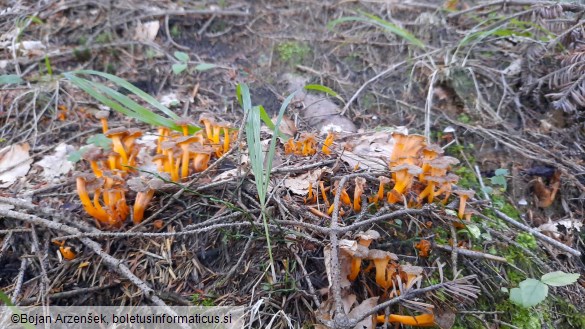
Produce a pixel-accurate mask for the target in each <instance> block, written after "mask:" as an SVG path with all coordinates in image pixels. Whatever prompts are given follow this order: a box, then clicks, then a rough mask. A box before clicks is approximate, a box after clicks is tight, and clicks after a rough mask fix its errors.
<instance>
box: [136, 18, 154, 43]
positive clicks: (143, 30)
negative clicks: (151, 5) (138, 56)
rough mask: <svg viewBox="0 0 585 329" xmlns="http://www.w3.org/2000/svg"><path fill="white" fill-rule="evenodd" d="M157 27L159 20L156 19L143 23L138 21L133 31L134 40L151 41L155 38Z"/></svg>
mask: <svg viewBox="0 0 585 329" xmlns="http://www.w3.org/2000/svg"><path fill="white" fill-rule="evenodd" d="M159 28H160V22H159V21H158V20H156V21H150V22H145V23H142V22H138V24H137V25H136V31H135V33H134V40H137V41H146V42H152V41H154V39H155V38H156V35H157V34H158V30H159Z"/></svg>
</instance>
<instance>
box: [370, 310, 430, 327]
mask: <svg viewBox="0 0 585 329" xmlns="http://www.w3.org/2000/svg"><path fill="white" fill-rule="evenodd" d="M376 322H377V323H384V322H386V316H385V315H378V316H376ZM388 322H389V323H401V324H404V325H407V326H417V327H432V326H434V325H435V316H434V315H433V314H432V313H428V314H421V315H416V316H411V315H399V314H390V315H389V316H388Z"/></svg>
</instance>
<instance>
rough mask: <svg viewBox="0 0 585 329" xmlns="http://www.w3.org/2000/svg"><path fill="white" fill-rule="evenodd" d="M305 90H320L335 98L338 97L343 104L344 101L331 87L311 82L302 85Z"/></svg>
mask: <svg viewBox="0 0 585 329" xmlns="http://www.w3.org/2000/svg"><path fill="white" fill-rule="evenodd" d="M304 89H305V90H315V91H320V92H324V93H326V94H327V95H329V96H333V97H335V98H337V99H339V100H340V101H342V102H343V103H344V104H345V101H344V100H343V98H342V97H341V96H339V94H338V93H336V92H335V91H334V90H333V89H331V88H329V87H326V86H323V85H319V84H312V85H306V86H305V87H304Z"/></svg>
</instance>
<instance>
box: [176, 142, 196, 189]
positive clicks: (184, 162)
mask: <svg viewBox="0 0 585 329" xmlns="http://www.w3.org/2000/svg"><path fill="white" fill-rule="evenodd" d="M198 140H199V138H198V137H197V136H183V137H180V138H177V139H176V140H175V143H177V145H178V146H179V147H180V148H181V151H183V153H182V154H181V178H183V179H185V178H187V176H189V159H190V158H191V157H190V152H189V144H192V143H194V142H197V141H198Z"/></svg>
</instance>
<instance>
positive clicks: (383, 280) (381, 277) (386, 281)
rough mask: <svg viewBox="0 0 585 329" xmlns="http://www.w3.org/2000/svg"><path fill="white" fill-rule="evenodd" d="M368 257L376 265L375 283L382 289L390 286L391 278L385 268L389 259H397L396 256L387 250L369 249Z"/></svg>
mask: <svg viewBox="0 0 585 329" xmlns="http://www.w3.org/2000/svg"><path fill="white" fill-rule="evenodd" d="M368 259H369V260H372V261H373V262H374V266H375V267H376V283H377V284H378V285H379V286H380V287H381V288H383V289H384V290H387V289H388V288H390V287H392V285H393V283H392V278H391V277H388V275H387V272H388V271H387V269H386V268H387V266H388V263H389V262H390V260H395V261H397V260H398V257H397V256H396V255H395V254H393V253H391V252H388V251H384V250H378V249H371V250H370V251H369V252H368Z"/></svg>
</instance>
